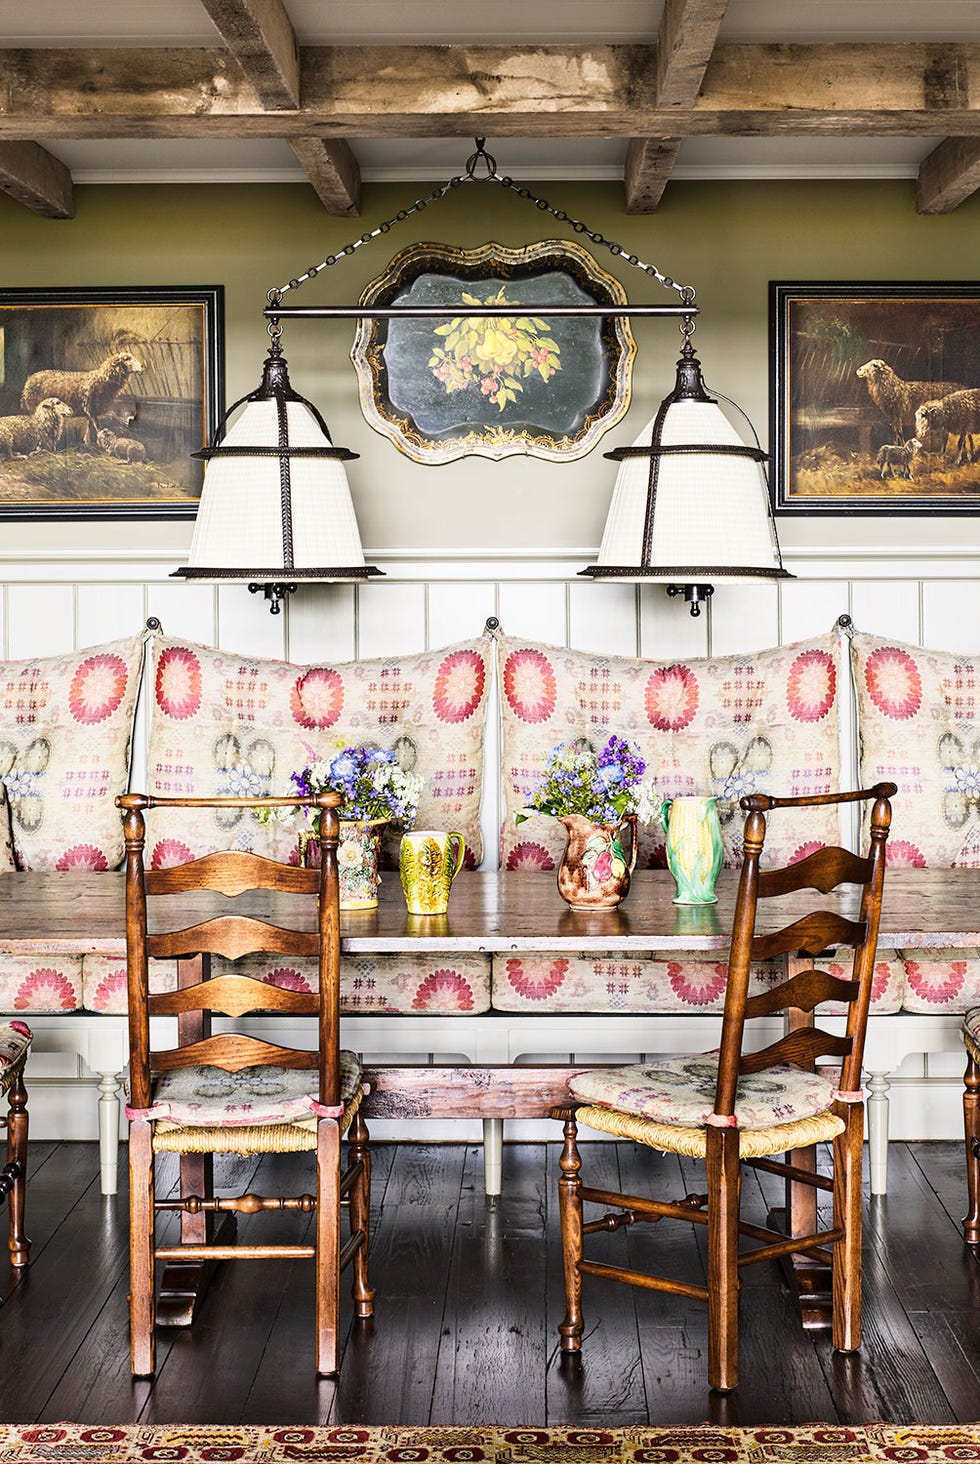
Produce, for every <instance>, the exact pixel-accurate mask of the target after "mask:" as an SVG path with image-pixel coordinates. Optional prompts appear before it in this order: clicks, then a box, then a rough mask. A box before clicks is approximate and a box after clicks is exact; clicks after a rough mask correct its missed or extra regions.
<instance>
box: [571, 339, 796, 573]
mask: <svg viewBox="0 0 980 1464" xmlns="http://www.w3.org/2000/svg"><path fill="white" fill-rule="evenodd" d="M678 367H679V370H678V382H677V387H676V388H675V390H674V391H673V392H672V393H671V394H670V396H669V397H667V399H666V400H665V401H664V403H663V404H662V405H661V407H660V410H659V411H658V413H657V415H656V416H655V417H654V418H652V419H651V420H650V421H649V422H648V423H647V424H646V426H645V427H644V428H643V430H642V432H640V434H639V435H638V437H637V438H636V440H635V441H634V443H633V444H632V447H630V448H626V449H625V450H623V449H621V450H619V451H618V452H615V453H610V454H608V456H610V457H614V458H621V463H620V468H619V472H618V474H617V477H616V483H615V487H614V489H613V496H612V502H611V504H610V508H609V514H608V517H607V519H606V526H605V530H604V532H603V536H602V544H601V547H600V549H599V557H598V562H597V563H596V565H594V566H591V567H590V568H589V569H588V570H586V571H585V573H586V574H588V575H590V576H591V577H593V578H604V577H610V578H612V577H620V576H622V577H624V578H632V579H645V580H666V581H677V580H692V579H700V580H724V579H744V578H757V577H758V578H765V579H769V578H774V579H783V578H792V576H790V575H789V574H788V572H787V571H786V570H785V569H784V568H783V564H782V558H781V556H780V552H779V544H778V541H777V538H776V530H775V525H774V523H773V519H772V514H771V512H770V509H769V493H768V487H767V484H766V479H765V475H764V473H763V471H762V462H763V460H764V458H765V454H764V453H762V452H761V450H759V449H758V448H752V447H747V446H746V445H745V443H744V442H743V441H742V439H741V437H740V436H739V434H738V433H737V432H736V430H735V428H734V427H733V426H732V424H731V422H730V421H729V420H728V418H727V417H726V415H725V413H724V412H723V411H722V410H721V408H720V407H719V406H718V403H717V402H716V401H713V400H712V399H711V398H710V397H709V396H708V395H707V393H706V392H705V390H704V385H703V382H702V381H701V377H700V368H699V367H698V364H697V361H696V358H693V357H690V358H682V360H681V361H680V362H679V363H678Z"/></svg>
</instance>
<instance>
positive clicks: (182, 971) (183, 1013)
mask: <svg viewBox="0 0 980 1464" xmlns="http://www.w3.org/2000/svg"><path fill="white" fill-rule="evenodd" d="M340 802H341V799H340V797H339V795H337V794H335V793H320V794H316V795H314V796H311V797H305V798H303V797H294V798H212V799H201V798H157V797H154V796H152V795H148V794H143V793H127V794H124V795H122V796H121V797H120V798H117V800H116V804H117V806H118V807H119V808H121V809H122V810H123V825H124V833H125V839H126V951H127V977H128V994H129V1040H130V1091H131V1101H132V1104H133V1107H134V1108H139V1109H147V1108H149V1107H150V1106H151V1102H152V1093H153V1075H154V1073H157V1072H164V1071H173V1070H175V1069H178V1068H182V1067H196V1066H200V1065H208V1066H216V1067H221V1068H224V1069H225V1070H226V1071H228V1072H237V1071H240V1069H242V1068H243V1067H261V1066H269V1065H272V1066H277V1067H288V1068H296V1069H300V1070H306V1071H309V1070H313V1071H318V1073H319V1079H318V1084H317V1097H318V1099H319V1101H320V1103H322V1104H324V1105H326V1106H331V1107H335V1106H336V1105H337V1103H338V1101H339V1097H340V1060H339V1047H340V1040H339V1039H340V891H339V880H338V873H337V843H338V838H339V830H340V826H339V821H338V817H337V807H338V805H339V804H340ZM156 807H164V808H168V809H181V808H187V809H213V810H215V811H216V812H220V811H222V810H227V809H229V808H234V809H250V810H253V811H254V812H259V811H262V810H268V811H271V810H276V809H282V808H287V809H288V808H293V809H303V810H305V812H306V814H307V817H309V816H311V815H312V816H313V817H314V818H315V819H316V820H317V821H318V824H319V828H318V844H319V852H320V861H319V868H317V869H304V868H299V867H298V866H296V865H288V864H281V863H279V862H278V861H277V860H274V859H267V858H264V857H263V856H261V855H256V854H252V853H248V852H243V851H241V850H227V851H221V850H219V851H216V852H213V853H209V854H206V855H204V856H203V857H201V858H199V859H195V860H192V861H189V862H188V863H187V864H185V865H179V866H176V867H174V868H170V869H165V870H147V869H146V867H145V864H144V850H145V843H146V825H145V820H144V813H145V811H146V810H148V809H151V808H156ZM212 895H214V896H218V897H223V898H227V899H228V900H229V901H233V902H235V903H236V904H238V903H239V902H240V907H239V908H238V909H234V908H231V909H229V911H228V913H224V912H222V913H220V914H217V915H215V916H214V917H213V918H211V911H212V909H213V908H214V906H215V905H217V904H218V903H220V901H219V900H218V899H213V898H212ZM202 896H203V900H202V898H201V897H202ZM295 896H306V897H308V900H306V899H300V900H298V901H296V900H292V901H291V900H290V899H287V898H283V897H295ZM150 904H152V907H153V916H154V918H153V921H152V922H150V920H149V916H148V907H149V905H150ZM167 914H169V915H170V916H172V917H173V916H175V917H176V919H171V920H170V921H168V920H167V919H166V916H167ZM202 915H204V916H205V917H208V918H203V919H202V918H201V916H202ZM189 916H190V917H191V921H192V923H187V922H188V917H189ZM268 916H272V918H271V919H269V918H265V917H268ZM195 917H196V921H195ZM181 918H183V924H181V925H180V927H179V928H176V929H175V928H167V927H168V925H169V926H173V925H176V924H177V923H178V922H179V921H180V920H181ZM151 923H152V925H153V926H154V927H155V928H154V930H153V933H152V934H151V933H150V925H151ZM156 927H163V928H162V929H158V928H156ZM259 952H263V953H270V954H276V955H285V956H312V957H314V958H315V959H316V962H317V973H318V982H317V989H316V991H315V992H313V993H309V992H294V991H287V990H284V989H282V988H278V987H273V986H270V985H268V984H267V983H266V982H263V981H257V980H256V979H255V978H254V977H251V976H245V975H238V974H236V973H234V972H226V973H223V974H222V975H220V976H216V977H214V978H212V977H211V962H210V957H211V955H220V956H223V957H224V958H225V959H227V960H229V961H236V960H239V959H240V958H241V957H242V956H246V955H251V954H253V953H259ZM151 956H152V957H156V958H160V959H173V958H176V960H177V984H178V989H177V991H175V992H168V993H165V994H160V995H154V996H153V997H151V996H150V994H149V981H148V969H149V958H150V957H151ZM254 1011H262V1012H273V1013H275V1012H281V1013H297V1014H304V1015H310V1016H315V1017H316V1018H317V1047H316V1049H314V1050H312V1051H310V1050H306V1049H300V1048H293V1047H288V1046H286V1045H280V1044H278V1043H275V1042H265V1041H262V1040H260V1039H258V1038H255V1037H251V1036H247V1035H244V1034H242V1033H238V1032H227V1033H222V1034H218V1035H212V1032H211V1016H212V1013H213V1012H219V1013H221V1014H223V1015H225V1016H228V1017H231V1018H237V1017H241V1016H244V1015H245V1014H246V1013H248V1012H254ZM151 1013H152V1014H153V1015H171V1016H172V1015H176V1017H177V1033H178V1036H177V1045H176V1047H172V1048H169V1049H166V1050H162V1051H159V1052H153V1051H151V1049H150V1028H149V1020H150V1015H151Z"/></svg>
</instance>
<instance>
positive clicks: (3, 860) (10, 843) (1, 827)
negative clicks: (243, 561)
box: [0, 783, 17, 874]
mask: <svg viewBox="0 0 980 1464" xmlns="http://www.w3.org/2000/svg"><path fill="white" fill-rule="evenodd" d="M16 868H17V861H16V860H15V859H14V836H13V834H12V833H11V832H10V803H9V801H8V799H7V789H6V785H5V784H3V783H0V874H9V873H10V872H11V870H14V869H16Z"/></svg>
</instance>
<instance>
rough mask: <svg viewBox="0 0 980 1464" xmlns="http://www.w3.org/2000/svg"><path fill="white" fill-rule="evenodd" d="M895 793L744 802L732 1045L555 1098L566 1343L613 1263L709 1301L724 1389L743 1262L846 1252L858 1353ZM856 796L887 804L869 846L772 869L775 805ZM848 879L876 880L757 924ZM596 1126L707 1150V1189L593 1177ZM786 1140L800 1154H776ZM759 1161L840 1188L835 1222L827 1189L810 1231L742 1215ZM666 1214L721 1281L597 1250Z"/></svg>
mask: <svg viewBox="0 0 980 1464" xmlns="http://www.w3.org/2000/svg"><path fill="white" fill-rule="evenodd" d="M894 793H895V785H894V784H893V783H879V784H877V785H876V786H875V787H874V788H871V789H867V790H860V791H858V792H853V793H841V794H825V795H819V796H814V797H801V798H770V797H768V796H766V795H764V794H756V795H753V796H751V797H748V798H743V799H742V800H741V806H742V808H743V809H744V810H746V812H747V814H748V817H747V818H746V820H745V829H744V837H743V846H744V856H743V863H742V869H741V873H740V876H739V883H738V894H737V899H736V907H735V918H734V924H733V929H732V937H731V947H730V955H729V962H728V984H727V988H726V993H725V1010H724V1016H723V1019H722V1033H721V1047H720V1049H719V1051H718V1052H714V1053H705V1054H702V1055H697V1056H690V1057H669V1058H663V1059H660V1060H658V1061H654V1062H651V1063H649V1064H644V1065H643V1066H634V1067H619V1068H610V1069H605V1070H602V1069H595V1070H592V1071H589V1072H584V1073H580V1074H578V1075H577V1076H576V1077H574V1078H573V1079H572V1080H571V1081H570V1083H569V1089H570V1093H571V1099H572V1101H570V1102H569V1103H567V1104H562V1105H559V1106H557V1107H555V1108H553V1109H552V1117H553V1118H556V1119H559V1120H561V1122H562V1123H563V1124H564V1134H565V1144H564V1148H563V1150H562V1157H561V1178H560V1180H559V1182H558V1190H559V1209H560V1215H561V1228H562V1247H563V1254H564V1276H565V1301H566V1313H565V1318H564V1320H563V1321H562V1323H561V1325H560V1326H559V1329H558V1330H559V1333H560V1336H561V1347H562V1350H563V1351H564V1352H578V1351H579V1350H580V1348H581V1344H582V1332H583V1327H584V1321H583V1315H582V1277H583V1275H595V1276H604V1277H606V1278H609V1279H612V1280H616V1281H624V1282H627V1283H628V1284H630V1285H633V1286H641V1287H648V1288H651V1289H653V1290H658V1291H667V1292H671V1293H673V1294H675V1295H680V1296H689V1297H694V1298H696V1299H699V1300H702V1301H706V1302H707V1304H708V1381H709V1384H710V1386H711V1387H712V1388H717V1389H720V1390H723V1391H727V1390H729V1389H732V1388H734V1387H736V1386H737V1383H738V1293H739V1272H740V1270H741V1269H742V1268H743V1267H745V1266H747V1265H751V1264H753V1263H756V1262H759V1261H764V1260H769V1259H775V1258H776V1257H781V1256H786V1255H788V1254H790V1253H792V1254H794V1255H795V1254H803V1255H808V1256H813V1257H815V1258H817V1259H818V1260H819V1261H821V1262H823V1263H825V1264H831V1265H832V1268H833V1345H834V1347H835V1348H837V1349H838V1350H840V1351H843V1352H850V1351H854V1350H855V1349H856V1348H857V1347H858V1346H859V1345H860V1341H861V1151H862V1143H863V1137H864V1109H863V1104H862V1096H863V1095H862V1093H861V1091H860V1088H861V1062H862V1055H863V1051H864V1037H865V1030H866V1026H867V1018H868V1007H869V1004H870V1001H871V984H872V978H873V975H874V959H875V949H876V943H877V937H878V923H879V917H880V912H881V899H882V885H883V880H884V873H885V841H886V839H887V837H888V829H889V825H890V822H891V805H890V803H889V801H888V800H889V799H890V798H891V797H892V796H893V795H894ZM856 802H860V803H864V804H868V803H870V804H871V805H872V808H871V816H870V840H869V852H868V853H867V855H865V856H864V857H861V856H858V855H856V854H853V853H851V852H850V851H848V850H847V849H843V848H838V847H829V848H821V849H818V850H817V851H816V852H815V853H811V854H809V855H807V856H806V857H805V858H803V859H801V860H800V861H799V862H798V863H796V864H792V865H789V866H787V867H785V868H782V869H770V870H765V871H761V870H760V868H759V861H760V857H761V854H762V848H763V843H764V840H765V833H766V819H765V815H766V814H767V813H768V812H769V811H770V810H772V809H794V808H807V807H811V806H813V805H814V804H830V803H856ZM839 885H857V886H860V890H859V894H858V897H856V898H855V897H854V896H853V895H850V896H849V895H848V894H847V893H846V892H842V895H841V897H840V899H837V898H836V897H835V898H834V899H833V900H831V901H825V902H824V903H823V904H822V905H820V906H819V908H813V909H810V908H804V905H806V906H809V905H810V903H811V902H810V901H806V902H803V901H801V900H800V899H798V898H797V899H791V901H790V905H789V908H788V909H787V910H786V914H789V915H790V916H791V919H790V921H789V923H788V924H785V925H784V926H783V927H782V928H781V929H773V928H772V926H773V922H774V920H775V921H779V920H782V919H783V918H784V917H783V912H782V911H780V910H778V909H777V910H776V911H775V913H774V914H772V912H768V913H767V918H766V922H765V924H766V929H765V933H761V934H757V933H756V925H757V918H758V912H759V903H760V901H763V900H768V899H769V898H770V897H774V896H790V897H792V896H793V895H794V894H796V893H797V892H799V891H802V890H811V889H812V890H818V891H819V892H820V893H821V894H823V895H824V896H828V895H830V894H831V892H832V891H835V890H836V889H837V886H839ZM842 906H843V910H842ZM844 910H846V911H847V912H848V913H843V911H844ZM850 912H853V918H852V914H851V913H850ZM841 946H844V947H852V948H853V961H852V964H851V972H850V976H849V978H848V979H846V980H845V979H842V978H841V977H840V976H838V975H835V974H833V973H832V972H831V971H828V970H818V969H816V968H815V967H814V965H813V958H814V957H815V956H817V955H819V954H821V953H823V952H826V951H827V950H828V949H831V948H833V949H836V948H838V947H841ZM775 957H784V958H785V965H786V970H785V979H783V980H782V981H781V982H780V983H779V984H778V985H776V986H774V987H773V988H771V989H769V990H766V991H764V992H761V993H758V994H756V995H752V996H750V995H749V979H750V975H751V971H752V964H753V962H756V961H762V960H771V959H773V958H775ZM824 1002H834V1003H837V1004H839V1005H842V1006H843V1007H845V1008H846V1023H845V1029H844V1033H843V1035H835V1034H833V1033H831V1032H826V1031H824V1030H822V1029H821V1028H819V1027H817V1026H816V1025H815V1022H814V1015H813V1014H814V1010H815V1008H816V1007H818V1006H819V1005H820V1004H821V1003H824ZM776 1012H786V1013H787V1014H788V1017H787V1023H786V1025H787V1028H788V1030H786V1031H785V1032H784V1035H783V1036H782V1037H780V1038H779V1039H778V1040H777V1041H775V1042H772V1043H770V1044H769V1045H768V1046H767V1047H765V1048H763V1049H762V1050H761V1051H757V1052H754V1051H752V1050H751V1045H750V1044H747V1043H746V1042H745V1041H744V1039H745V1037H746V1036H747V1035H748V1033H749V1031H750V1030H751V1029H750V1028H747V1026H746V1023H747V1020H749V1019H752V1018H757V1017H770V1016H772V1014H774V1013H776ZM819 1057H832V1058H835V1059H837V1060H838V1061H839V1062H840V1064H841V1066H840V1070H839V1075H838V1071H837V1069H836V1068H834V1069H833V1070H832V1071H833V1076H828V1075H827V1070H826V1069H824V1070H821V1068H820V1067H819V1066H818V1065H817V1062H816V1059H817V1058H819ZM580 1124H584V1125H585V1126H586V1127H588V1128H592V1129H598V1130H601V1131H603V1132H606V1133H612V1134H616V1135H619V1136H621V1137H623V1138H630V1139H635V1140H637V1141H638V1142H640V1143H641V1144H646V1145H648V1146H649V1147H651V1148H654V1149H658V1150H661V1151H663V1152H665V1153H672V1154H679V1155H686V1156H690V1157H697V1158H703V1159H705V1161H706V1167H707V1190H706V1193H704V1194H697V1195H688V1196H687V1197H686V1198H685V1199H684V1200H683V1201H673V1202H672V1201H658V1200H653V1199H649V1198H646V1197H643V1196H637V1195H626V1194H617V1193H614V1192H610V1191H606V1190H597V1189H590V1188H588V1187H587V1186H586V1185H584V1184H583V1182H582V1178H581V1168H582V1159H581V1155H580V1153H579V1149H578V1143H577V1134H578V1126H579V1125H580ZM826 1142H831V1143H832V1145H833V1178H832V1179H831V1178H827V1177H824V1176H822V1175H819V1174H817V1172H816V1163H815V1155H814V1151H813V1146H814V1145H816V1144H820V1143H826ZM776 1154H783V1155H785V1156H786V1158H785V1159H784V1160H776V1159H773V1158H772V1157H771V1156H773V1155H776ZM743 1164H746V1165H750V1166H753V1167H755V1168H757V1169H763V1170H766V1171H767V1172H769V1173H775V1174H778V1175H781V1176H782V1177H783V1178H784V1179H785V1180H786V1181H787V1188H788V1189H789V1187H790V1186H792V1187H793V1188H794V1189H795V1188H796V1187H797V1186H800V1185H804V1186H810V1187H812V1188H813V1189H816V1190H822V1191H830V1192H831V1194H832V1200H833V1215H832V1221H831V1224H830V1227H829V1228H825V1229H821V1228H820V1223H819V1219H818V1216H817V1209H816V1204H815V1203H813V1204H812V1206H811V1207H810V1209H809V1211H808V1212H804V1213H808V1214H809V1216H810V1218H811V1220H812V1223H811V1225H810V1226H809V1231H808V1233H806V1234H793V1238H792V1240H787V1238H786V1235H785V1233H780V1232H778V1231H775V1230H772V1229H769V1228H766V1227H762V1226H758V1225H754V1224H749V1223H748V1222H744V1221H742V1219H741V1218H740V1213H739V1202H740V1185H741V1166H742V1165H743ZM803 1193H809V1191H803ZM813 1198H814V1201H815V1196H814V1197H813ZM583 1202H590V1203H595V1204H599V1205H603V1206H606V1207H610V1206H611V1207H613V1208H612V1209H611V1210H610V1211H609V1213H607V1214H606V1215H604V1216H603V1217H602V1218H601V1219H598V1220H591V1221H588V1222H586V1221H585V1220H584V1218H583ZM665 1216H671V1217H674V1218H677V1219H684V1220H689V1221H695V1222H697V1223H700V1224H702V1225H705V1226H706V1227H707V1252H708V1275H707V1285H702V1284H690V1285H689V1284H687V1283H686V1282H682V1281H678V1280H674V1279H669V1278H667V1277H662V1276H655V1275H649V1274H646V1273H644V1272H640V1271H636V1270H632V1269H629V1268H627V1267H622V1266H612V1265H607V1264H604V1263H599V1262H596V1261H590V1260H588V1259H586V1258H585V1255H584V1250H583V1242H584V1237H585V1236H587V1235H589V1234H591V1233H593V1232H596V1231H609V1230H618V1229H619V1228H620V1227H621V1226H629V1225H632V1224H633V1223H634V1222H636V1221H651V1222H654V1221H659V1220H662V1219H663V1218H664V1217H665ZM800 1228H805V1227H800ZM740 1236H741V1237H745V1238H749V1239H751V1240H752V1241H753V1242H754V1243H755V1248H754V1249H748V1248H744V1249H740V1245H739V1239H740Z"/></svg>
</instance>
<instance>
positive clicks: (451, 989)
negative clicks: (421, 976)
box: [412, 968, 474, 1012]
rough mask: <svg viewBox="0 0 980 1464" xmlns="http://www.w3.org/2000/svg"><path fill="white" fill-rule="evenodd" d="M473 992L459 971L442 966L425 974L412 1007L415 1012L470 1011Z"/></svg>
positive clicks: (472, 1003)
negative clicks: (429, 973) (427, 974)
mask: <svg viewBox="0 0 980 1464" xmlns="http://www.w3.org/2000/svg"><path fill="white" fill-rule="evenodd" d="M473 1006H474V1002H473V992H472V991H471V989H470V984H469V982H468V981H467V980H466V978H465V977H464V976H462V975H461V974H460V972H459V971H454V970H452V969H449V968H443V969H441V970H438V971H433V972H432V973H431V975H429V976H426V978H425V980H424V981H423V982H422V985H421V986H420V987H419V989H418V992H417V994H416V997H415V1000H414V1001H413V1002H412V1009H413V1010H414V1011H417V1012H425V1011H440V1012H444V1011H446V1010H447V1008H448V1009H449V1010H450V1011H457V1012H471V1011H472V1010H473Z"/></svg>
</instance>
